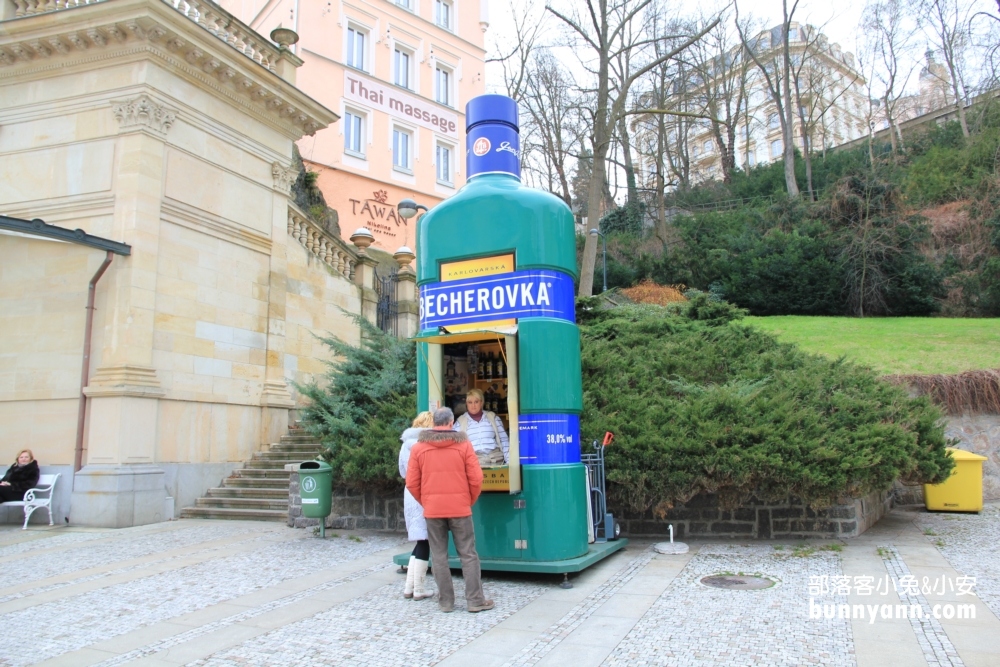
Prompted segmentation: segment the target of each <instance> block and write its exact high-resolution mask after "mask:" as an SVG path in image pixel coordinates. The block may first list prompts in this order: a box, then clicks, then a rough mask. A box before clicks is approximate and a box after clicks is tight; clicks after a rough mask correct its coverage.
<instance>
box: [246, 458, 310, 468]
mask: <svg viewBox="0 0 1000 667" xmlns="http://www.w3.org/2000/svg"><path fill="white" fill-rule="evenodd" d="M308 460H309V459H278V460H263V461H261V460H257V459H253V460H250V461H247V462H246V463H244V464H243V467H242V468H240V470H281V471H284V470H285V466H286V465H288V464H289V463H294V464H295V465H298V464H299V463H302V462H303V461H308Z"/></svg>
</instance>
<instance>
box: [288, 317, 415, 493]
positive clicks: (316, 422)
mask: <svg viewBox="0 0 1000 667" xmlns="http://www.w3.org/2000/svg"><path fill="white" fill-rule="evenodd" d="M352 317H353V319H354V321H355V322H356V323H357V324H358V326H359V327H360V329H361V341H360V342H359V343H358V344H357V345H353V344H351V343H349V342H347V341H343V340H340V339H339V338H335V337H333V336H330V337H327V338H322V339H321V340H322V341H323V343H324V344H326V346H327V347H329V348H330V350H331V351H332V352H333V354H334V360H333V361H332V362H329V363H328V368H327V372H326V374H325V375H324V376H323V377H321V378H319V379H317V380H314V381H313V382H310V383H307V384H304V385H297V388H298V390H299V391H300V392H301V393H302V394H303V395H304V396H305V397H306V398H308V399H309V405H308V406H307V407H306V408H305V409H304V410H303V411H302V413H301V418H302V423H303V426H304V427H305V428H306V430H307V431H308V432H309V433H310V434H312V435H314V436H316V437H317V438H319V440H320V442H321V443H322V444H323V447H324V453H323V457H324V458H325V459H326V460H327V462H328V463H329V464H330V465H331V466H332V467H333V483H334V484H335V485H338V486H347V487H352V488H358V489H373V490H396V491H400V492H402V486H403V483H402V480H401V479H400V477H399V468H398V464H397V461H398V457H399V447H400V444H401V443H400V440H399V436H400V434H401V433H402V432H403V430H404V429H405V428H406V427H408V426H409V425H410V424H411V422H412V421H413V419H414V417H416V413H415V412H414V410H415V406H416V404H417V357H416V345H414V343H412V342H410V341H406V340H400V339H398V338H396V337H395V336H393V335H391V334H387V333H385V332H383V331H381V330H380V329H378V328H376V327H375V326H374V325H372V324H371V323H370V322H369V321H368V320H366V319H364V318H362V317H358V316H352Z"/></svg>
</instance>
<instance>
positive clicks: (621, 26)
mask: <svg viewBox="0 0 1000 667" xmlns="http://www.w3.org/2000/svg"><path fill="white" fill-rule="evenodd" d="M652 1H653V0H586V1H585V2H582V3H578V4H582V5H584V7H583V11H582V12H581V11H579V10H574V11H572V12H566V11H562V10H561V9H557V8H555V7H553V6H551V5H549V6H548V7H547V9H548V11H549V12H551V13H552V14H553V15H554V16H556V17H557V18H558V19H559V20H560V21H562V22H563V23H564V24H565V25H566V27H567V28H568V29H569V30H570V32H571V34H572V35H573V36H574V37H575V39H576V42H577V44H578V46H579V48H580V49H582V50H585V51H586V52H587V55H585V56H582V60H584V61H585V62H589V63H590V65H591V67H592V71H594V72H595V74H596V82H595V83H596V90H595V95H594V116H593V126H592V139H591V142H590V143H591V145H592V148H593V165H592V174H591V181H590V190H589V195H588V198H587V199H588V206H587V208H588V212H589V216H590V221H591V222H596V221H597V220H599V219H600V215H601V213H602V209H601V204H602V201H603V194H604V192H603V190H604V184H605V182H606V177H605V176H606V169H607V165H606V160H607V157H608V153H609V150H610V149H611V143H612V139H613V135H614V133H615V128H616V127H617V125H618V121H619V118H621V117H622V116H623V115H624V113H625V111H626V105H627V102H628V98H629V91H630V89H631V88H632V85H633V83H635V81H636V80H638V79H640V78H641V77H643V76H644V75H645V74H646V73H647V72H649V71H651V70H652V69H653V68H654V67H656V66H657V65H659V64H661V63H664V62H666V61H668V60H670V59H671V58H673V57H674V56H676V55H677V54H678V53H681V52H682V51H684V50H685V49H686V48H688V47H689V46H690V45H691V44H693V43H695V42H696V41H698V40H699V39H701V37H702V36H703V35H704V34H705V32H707V31H708V30H711V29H712V28H714V27H715V23H713V24H711V25H710V26H708V27H707V28H706V29H705V30H704V31H702V32H701V33H699V34H696V35H692V36H690V37H687V38H686V39H685V38H684V37H682V36H677V35H670V36H662V35H651V34H649V33H648V32H647V31H644V30H641V29H640V28H639V25H640V22H641V21H642V20H643V17H644V13H645V12H646V10H647V8H649V6H650V4H651V3H652ZM716 22H717V20H716ZM657 41H667V42H671V41H672V43H676V46H673V48H671V49H669V50H666V51H665V52H664V53H662V54H659V55H657V54H652V53H650V52H651V51H652V49H651V48H650V47H651V45H652V44H654V43H656V42H657ZM677 42H679V43H677ZM626 51H628V52H630V53H631V54H632V55H631V57H630V67H629V69H628V71H624V72H620V73H619V77H620V78H619V79H618V80H616V81H614V83H612V76H613V70H612V68H611V63H612V61H613V60H616V59H617V58H618V56H619V55H620V54H622V53H623V52H626ZM642 52H646V53H648V54H649V55H648V57H646V58H645V60H643V54H642ZM581 55H582V54H581ZM640 63H641V64H640ZM596 258H597V239H596V238H595V237H594V236H591V235H590V234H588V235H587V236H586V243H585V245H584V250H583V262H582V266H581V270H580V295H581V296H590V294H591V293H592V291H593V282H594V263H595V260H596Z"/></svg>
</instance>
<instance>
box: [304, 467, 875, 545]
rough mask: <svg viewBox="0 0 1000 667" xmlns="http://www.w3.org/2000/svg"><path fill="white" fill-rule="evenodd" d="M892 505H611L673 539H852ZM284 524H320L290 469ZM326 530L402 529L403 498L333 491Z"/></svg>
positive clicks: (710, 499) (639, 526) (622, 517)
mask: <svg viewBox="0 0 1000 667" xmlns="http://www.w3.org/2000/svg"><path fill="white" fill-rule="evenodd" d="M890 509H892V494H891V493H889V492H885V493H873V494H870V495H868V496H865V497H864V498H857V499H853V500H851V499H848V500H845V502H844V503H842V504H840V505H836V506H834V507H829V508H826V509H822V510H815V511H814V510H811V509H809V508H808V507H807V506H806V505H804V504H803V503H801V502H798V501H796V500H794V499H789V500H788V501H787V502H784V503H775V504H764V503H750V504H748V505H747V506H745V507H742V508H740V509H735V510H724V509H721V508H719V505H718V499H717V498H716V497H715V496H714V495H711V494H705V495H701V496H696V497H695V498H693V499H692V500H691V501H689V502H688V503H687V504H686V505H684V506H681V507H676V508H674V509H672V510H670V512H668V513H667V516H666V518H664V519H656V518H654V517H653V516H652V513H646V514H644V515H629V514H628V513H620V512H617V511H615V509H614V508H611V511H612V512H613V513H614V514H615V516H616V517H619V521H620V523H621V526H622V532H623V533H624V534H626V535H667V534H668V533H669V530H670V529H669V526H671V525H673V527H674V537H676V538H678V539H680V538H683V537H685V536H687V537H726V538H748V539H750V538H760V539H803V538H810V537H819V538H832V537H856V536H858V535H860V534H861V533H863V532H865V531H866V530H868V529H869V528H870V527H872V526H873V525H874V524H875V522H876V521H878V520H879V519H881V518H882V517H883V516H884V515H885V514H886V513H887V512H888V511H889V510H890ZM288 525H289V526H292V527H293V528H305V527H307V526H318V525H319V520H318V519H307V518H305V517H304V516H302V497H301V495H300V493H299V474H298V473H297V472H294V471H293V472H292V474H291V477H290V479H289V487H288ZM326 527H327V528H339V529H341V530H356V529H368V530H392V531H405V530H406V521H405V519H404V518H403V498H402V494H400V495H399V496H396V495H393V496H387V495H385V494H378V493H375V492H372V491H368V492H364V493H359V492H357V491H347V490H345V489H334V490H333V504H332V511H331V513H330V516H328V517H327V519H326Z"/></svg>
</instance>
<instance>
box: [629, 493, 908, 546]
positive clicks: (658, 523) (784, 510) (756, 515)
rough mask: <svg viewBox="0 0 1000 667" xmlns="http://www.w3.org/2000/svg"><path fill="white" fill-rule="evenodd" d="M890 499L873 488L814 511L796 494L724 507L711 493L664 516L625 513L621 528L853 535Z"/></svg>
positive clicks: (678, 533)
mask: <svg viewBox="0 0 1000 667" xmlns="http://www.w3.org/2000/svg"><path fill="white" fill-rule="evenodd" d="M892 498H893V497H892V494H891V493H889V492H882V493H871V494H869V495H867V496H864V497H863V498H854V499H845V500H844V502H842V503H841V504H839V505H835V506H833V507H828V508H826V509H821V510H812V509H810V508H809V507H808V506H806V505H805V504H804V503H802V502H801V501H798V500H796V499H794V498H790V499H788V500H787V501H785V502H782V503H762V502H758V501H754V500H751V501H750V502H749V503H747V504H746V505H745V506H744V507H741V508H739V509H735V510H726V509H722V508H720V507H719V503H718V498H717V497H716V496H715V495H714V494H702V495H699V496H695V497H694V498H692V499H691V500H690V501H688V502H687V503H686V504H684V505H681V506H678V507H675V508H673V509H672V510H670V511H668V512H667V516H666V517H664V518H663V519H657V518H655V517H653V515H652V512H646V513H644V514H641V515H636V514H630V513H628V512H624V513H621V515H620V519H619V520H620V522H621V526H622V533H627V534H628V535H665V534H667V533H668V532H669V526H671V525H672V526H673V527H674V537H675V538H677V539H680V538H684V537H725V538H741V537H742V538H748V539H749V538H759V539H804V538H814V537H819V538H836V537H857V536H858V535H860V534H861V533H863V532H865V531H866V530H868V529H869V528H871V527H872V526H873V525H875V522H876V521H878V520H879V519H881V518H882V517H883V516H885V515H886V514H887V513H888V512H889V510H891V509H892V505H893V500H892ZM612 511H614V510H613V509H612ZM615 514H616V516H619V515H618V513H615Z"/></svg>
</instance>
